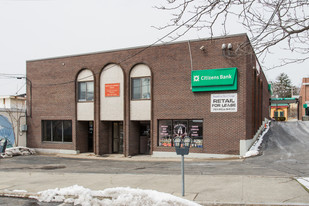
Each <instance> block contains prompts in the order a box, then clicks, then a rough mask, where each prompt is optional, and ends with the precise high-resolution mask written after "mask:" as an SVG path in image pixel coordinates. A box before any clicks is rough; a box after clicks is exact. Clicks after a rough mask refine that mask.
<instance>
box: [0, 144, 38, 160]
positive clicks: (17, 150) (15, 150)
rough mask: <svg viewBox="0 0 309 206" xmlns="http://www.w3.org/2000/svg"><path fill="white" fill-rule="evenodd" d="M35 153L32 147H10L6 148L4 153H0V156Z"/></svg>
mask: <svg viewBox="0 0 309 206" xmlns="http://www.w3.org/2000/svg"><path fill="white" fill-rule="evenodd" d="M33 154H35V151H34V149H30V148H28V147H11V148H7V149H6V150H5V152H4V153H1V154H0V158H1V157H2V158H6V157H13V156H19V155H23V156H25V155H33Z"/></svg>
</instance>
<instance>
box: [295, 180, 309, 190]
mask: <svg viewBox="0 0 309 206" xmlns="http://www.w3.org/2000/svg"><path fill="white" fill-rule="evenodd" d="M297 181H298V182H299V183H300V184H302V185H303V186H304V187H306V188H307V189H308V190H309V177H300V178H297Z"/></svg>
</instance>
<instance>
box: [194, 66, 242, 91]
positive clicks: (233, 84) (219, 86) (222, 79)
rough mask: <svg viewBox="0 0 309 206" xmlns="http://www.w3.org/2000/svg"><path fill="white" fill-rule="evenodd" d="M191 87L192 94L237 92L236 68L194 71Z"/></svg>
mask: <svg viewBox="0 0 309 206" xmlns="http://www.w3.org/2000/svg"><path fill="white" fill-rule="evenodd" d="M191 85H192V91H193V92H203V91H226V90H237V68H236V67H233V68H225V69H208V70H194V71H192V72H191Z"/></svg>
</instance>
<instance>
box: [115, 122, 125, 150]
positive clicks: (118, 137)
mask: <svg viewBox="0 0 309 206" xmlns="http://www.w3.org/2000/svg"><path fill="white" fill-rule="evenodd" d="M113 153H119V154H122V153H123V123H122V122H113Z"/></svg>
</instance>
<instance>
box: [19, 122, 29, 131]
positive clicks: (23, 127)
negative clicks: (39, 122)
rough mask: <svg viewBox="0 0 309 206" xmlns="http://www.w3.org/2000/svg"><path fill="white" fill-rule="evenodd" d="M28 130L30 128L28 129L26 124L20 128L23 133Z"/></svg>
mask: <svg viewBox="0 0 309 206" xmlns="http://www.w3.org/2000/svg"><path fill="white" fill-rule="evenodd" d="M27 129H28V127H27V125H26V124H24V125H21V126H20V131H22V132H27Z"/></svg>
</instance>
